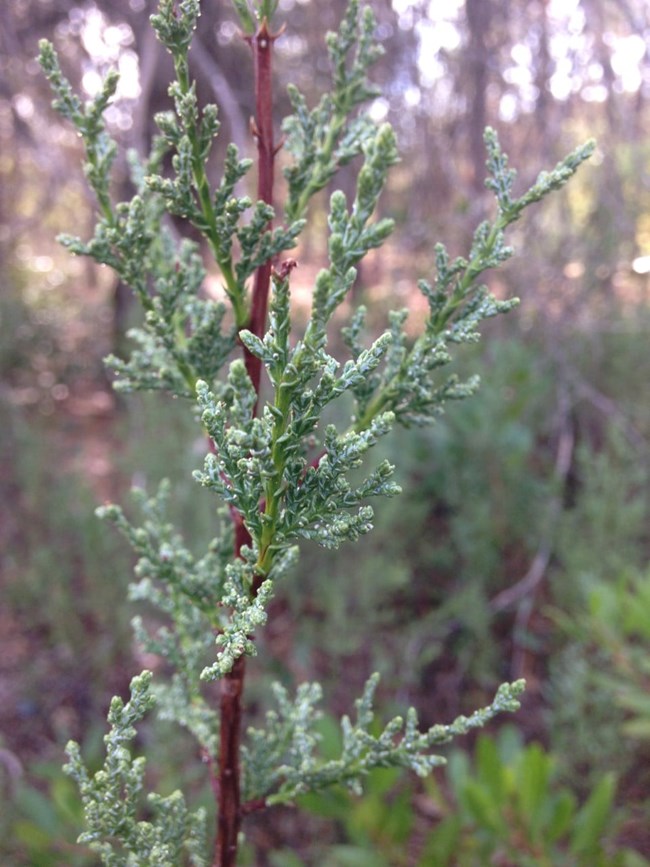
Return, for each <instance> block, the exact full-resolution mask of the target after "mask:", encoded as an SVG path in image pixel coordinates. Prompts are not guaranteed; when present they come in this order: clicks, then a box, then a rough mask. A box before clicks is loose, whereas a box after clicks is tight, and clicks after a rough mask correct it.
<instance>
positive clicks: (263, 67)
mask: <svg viewBox="0 0 650 867" xmlns="http://www.w3.org/2000/svg"><path fill="white" fill-rule="evenodd" d="M276 38H277V35H272V34H271V33H270V31H269V27H268V22H267V20H266V19H265V18H264V19H263V20H262V22H261V24H260V26H259V28H258V30H257V33H255V35H253V36H251V37H249V42H250V45H251V48H252V50H253V61H254V68H255V108H256V118H255V121H254V123H253V134H254V136H255V139H256V142H257V153H258V179H257V197H258V199H261V200H262V201H264V202H266V203H267V204H269V205H272V204H273V167H274V162H275V145H274V142H273V98H272V97H273V92H272V81H271V54H272V46H273V42H274V40H275V39H276ZM269 227H270V224H269ZM271 267H272V263H271V261H268V262H265V263H264V264H263V265H261V266H260V267H259V268H258V269H257V271H256V272H255V278H254V284H253V295H252V302H251V311H250V319H249V322H248V329H249V331H251V332H252V333H253V334H256V335H257V336H258V337H261V336H262V335H263V334H264V332H265V331H266V315H267V309H268V297H269V287H270V283H271ZM244 361H245V364H246V370H247V371H248V375H249V377H250V379H251V382H252V383H253V387H254V388H255V392H256V393H257V394H258V395H259V392H260V384H261V376H262V364H261V361H260V360H259V358H256V357H255V356H254V355H252V354H251V353H250V352H248V350H246V349H245V348H244ZM250 541H251V539H250V535H249V534H248V531H247V530H246V527H245V526H244V524H243V522H241V521H239V522H237V523H236V526H235V555H236V556H237V557H239V556H240V555H241V549H242V546H243V545H247V544H250ZM253 592H255V588H253ZM245 674H246V663H245V659H244V657H243V656H241V657H240V658H239V659H238V660H237V661H236V662H235V664H234V665H233V667H232V670H231V671H230V672H229V673H228V674H227V675H226V676H225V677H224V679H223V680H222V683H221V697H220V703H219V711H220V730H219V780H218V782H219V785H218V790H219V811H218V818H217V847H216V854H215V861H214V867H234V865H236V863H237V844H238V837H239V831H240V828H241V820H242V806H241V792H240V777H241V769H240V764H239V753H240V745H241V717H242V697H243V692H244V678H245Z"/></svg>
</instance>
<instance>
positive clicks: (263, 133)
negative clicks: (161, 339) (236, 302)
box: [244, 18, 277, 394]
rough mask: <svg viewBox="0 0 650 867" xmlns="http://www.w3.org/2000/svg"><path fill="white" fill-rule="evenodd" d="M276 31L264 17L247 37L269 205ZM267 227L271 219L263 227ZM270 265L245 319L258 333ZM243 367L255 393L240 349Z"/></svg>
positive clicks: (252, 364)
mask: <svg viewBox="0 0 650 867" xmlns="http://www.w3.org/2000/svg"><path fill="white" fill-rule="evenodd" d="M275 39H277V34H272V33H271V32H270V31H269V26H268V22H267V20H266V18H265V19H264V20H263V21H262V23H261V24H260V27H259V29H258V31H257V33H256V34H255V35H254V36H251V37H250V38H249V42H250V45H251V48H252V50H253V63H254V68H255V113H256V117H255V121H254V123H253V124H252V129H253V135H254V136H255V141H256V143H257V163H258V174H257V198H258V200H260V201H262V202H266V203H267V204H268V205H273V176H274V172H273V169H274V163H275V144H274V141H273V86H272V85H273V82H272V75H271V57H272V50H273V42H274V41H275ZM270 228H271V223H269V224H268V226H267V229H270ZM271 267H272V262H271V261H270V260H269V261H268V262H265V263H264V264H263V265H261V266H260V267H259V268H258V269H257V271H256V272H255V278H254V282H253V296H252V302H251V315H250V320H249V323H248V329H249V331H252V333H253V334H256V335H257V336H258V337H261V336H262V335H263V334H264V332H265V330H266V312H267V308H268V299H269V287H270V285H271ZM244 357H245V362H246V369H247V371H248V375H249V377H250V379H251V382H252V383H253V387H254V388H255V391H256V392H257V393H258V394H259V390H260V381H261V375H262V363H261V361H260V360H259V358H256V357H255V356H254V355H252V354H251V353H250V352H248V351H246V350H245V352H244Z"/></svg>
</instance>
